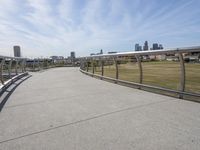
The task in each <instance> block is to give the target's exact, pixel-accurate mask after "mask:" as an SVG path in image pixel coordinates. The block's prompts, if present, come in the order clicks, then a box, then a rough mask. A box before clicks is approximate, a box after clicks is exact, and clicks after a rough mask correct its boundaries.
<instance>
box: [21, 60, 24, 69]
mask: <svg viewBox="0 0 200 150" xmlns="http://www.w3.org/2000/svg"><path fill="white" fill-rule="evenodd" d="M20 64H21V71H22V72H24V69H23V68H24V61H23V60H21V63H20Z"/></svg>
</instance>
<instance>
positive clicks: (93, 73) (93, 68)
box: [92, 60, 94, 74]
mask: <svg viewBox="0 0 200 150" xmlns="http://www.w3.org/2000/svg"><path fill="white" fill-rule="evenodd" d="M92 73H93V74H94V60H92Z"/></svg>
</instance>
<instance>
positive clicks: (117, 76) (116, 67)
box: [114, 58, 119, 83]
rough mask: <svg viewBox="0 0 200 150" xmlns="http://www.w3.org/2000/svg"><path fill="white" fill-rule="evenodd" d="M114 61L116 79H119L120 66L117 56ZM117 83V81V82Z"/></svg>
mask: <svg viewBox="0 0 200 150" xmlns="http://www.w3.org/2000/svg"><path fill="white" fill-rule="evenodd" d="M114 62H115V71H116V72H115V73H116V74H115V79H116V80H118V79H119V68H118V62H117V58H114ZM115 83H117V81H116V82H115Z"/></svg>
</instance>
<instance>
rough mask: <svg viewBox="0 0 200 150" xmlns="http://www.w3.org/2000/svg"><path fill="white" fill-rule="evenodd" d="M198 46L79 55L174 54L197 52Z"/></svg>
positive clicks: (199, 49)
mask: <svg viewBox="0 0 200 150" xmlns="http://www.w3.org/2000/svg"><path fill="white" fill-rule="evenodd" d="M199 51H200V46H193V47H182V48H172V49H162V50H148V51H131V52H119V53H112V54H100V55H92V56H86V57H80V59H88V58H100V57H116V56H132V55H159V54H174V53H188V52H199Z"/></svg>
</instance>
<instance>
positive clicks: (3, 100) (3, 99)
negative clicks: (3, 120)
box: [0, 75, 32, 112]
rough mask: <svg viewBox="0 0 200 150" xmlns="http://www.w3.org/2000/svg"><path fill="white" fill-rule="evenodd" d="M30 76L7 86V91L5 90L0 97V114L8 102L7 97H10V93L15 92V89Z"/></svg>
mask: <svg viewBox="0 0 200 150" xmlns="http://www.w3.org/2000/svg"><path fill="white" fill-rule="evenodd" d="M31 76H32V75H28V76H25V77H23V78H21V79H19V80H17V81H15V82H14V83H13V84H11V85H10V86H9V88H8V89H6V91H5V92H4V93H3V94H2V95H1V97H0V100H1V102H0V112H1V111H2V109H3V107H4V105H5V104H6V102H7V101H8V99H9V97H10V96H11V95H12V93H13V92H14V91H15V89H16V88H17V87H18V86H19V85H20V84H21V83H22V82H24V81H26V80H27V79H29V78H30V77H31Z"/></svg>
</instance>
